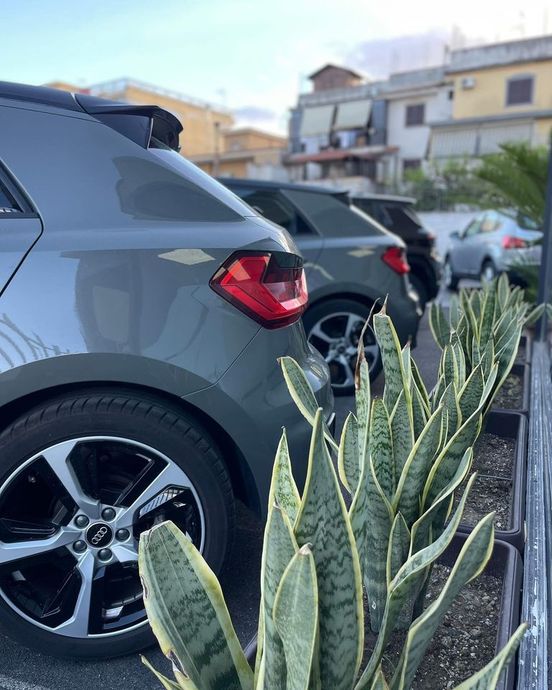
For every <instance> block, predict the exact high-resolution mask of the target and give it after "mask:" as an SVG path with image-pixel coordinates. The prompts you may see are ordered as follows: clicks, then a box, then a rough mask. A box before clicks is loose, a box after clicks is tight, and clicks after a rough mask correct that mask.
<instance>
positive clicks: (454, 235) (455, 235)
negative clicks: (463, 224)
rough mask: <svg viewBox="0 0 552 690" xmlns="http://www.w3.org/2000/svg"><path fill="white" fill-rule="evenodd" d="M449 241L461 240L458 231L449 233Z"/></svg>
mask: <svg viewBox="0 0 552 690" xmlns="http://www.w3.org/2000/svg"><path fill="white" fill-rule="evenodd" d="M450 239H451V240H461V239H462V236H461V235H460V233H459V232H458V230H455V231H454V232H451V233H450Z"/></svg>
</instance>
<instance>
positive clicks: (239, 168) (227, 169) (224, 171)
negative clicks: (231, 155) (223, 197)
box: [196, 160, 249, 177]
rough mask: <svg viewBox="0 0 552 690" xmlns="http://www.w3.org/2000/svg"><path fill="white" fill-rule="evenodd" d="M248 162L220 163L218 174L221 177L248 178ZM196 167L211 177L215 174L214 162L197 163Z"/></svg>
mask: <svg viewBox="0 0 552 690" xmlns="http://www.w3.org/2000/svg"><path fill="white" fill-rule="evenodd" d="M248 162H249V161H248V160H239V161H220V162H219V165H218V172H217V173H216V174H217V176H220V177H247V164H248ZM196 165H197V166H198V168H201V169H202V170H204V171H205V172H206V173H208V174H209V175H213V174H215V171H214V166H213V162H212V161H209V162H207V163H196Z"/></svg>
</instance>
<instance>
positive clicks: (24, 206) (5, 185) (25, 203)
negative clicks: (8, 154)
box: [0, 160, 38, 220]
mask: <svg viewBox="0 0 552 690" xmlns="http://www.w3.org/2000/svg"><path fill="white" fill-rule="evenodd" d="M0 188H2V189H3V190H5V192H6V193H7V196H8V197H11V199H12V201H13V203H14V204H16V205H17V206H18V207H19V208H18V209H14V210H13V211H12V212H9V211H8V212H7V213H6V212H0V220H19V219H21V218H38V213H37V211H36V210H35V209H34V208H33V205H32V204H31V202H30V200H29V199H28V197H27V195H26V194H25V193H24V192H23V190H22V189H21V188H20V187H19V185H18V184H17V183H16V181H15V179H14V177H13V175H12V174H11V173H10V171H9V170H8V168H7V166H6V165H5V164H4V162H3V161H2V160H0Z"/></svg>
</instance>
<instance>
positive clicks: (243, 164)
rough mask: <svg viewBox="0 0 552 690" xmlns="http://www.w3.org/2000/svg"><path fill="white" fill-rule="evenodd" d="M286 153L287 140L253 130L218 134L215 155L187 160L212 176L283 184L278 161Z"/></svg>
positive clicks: (284, 171)
mask: <svg viewBox="0 0 552 690" xmlns="http://www.w3.org/2000/svg"><path fill="white" fill-rule="evenodd" d="M286 151H287V137H283V136H278V135H277V134H271V133H270V132H265V131H263V130H260V129H256V128H255V127H238V128H236V129H230V130H226V131H222V132H221V135H220V143H219V146H218V147H217V149H216V150H215V151H212V152H210V153H204V154H199V155H194V156H191V157H190V158H191V160H192V161H193V162H194V163H195V164H196V165H198V166H199V167H200V168H201V169H202V170H205V172H208V173H209V174H210V175H213V176H215V177H216V176H221V177H251V178H257V179H262V180H273V181H278V182H280V181H286V180H287V173H286V170H285V168H284V167H283V164H282V159H283V156H284V154H285V153H286Z"/></svg>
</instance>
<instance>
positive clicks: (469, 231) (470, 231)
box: [464, 216, 481, 237]
mask: <svg viewBox="0 0 552 690" xmlns="http://www.w3.org/2000/svg"><path fill="white" fill-rule="evenodd" d="M480 226H481V216H478V217H477V218H474V219H473V220H472V221H471V223H469V224H468V226H467V228H466V229H465V230H464V237H473V235H477V233H478V232H479V228H480Z"/></svg>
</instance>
